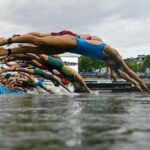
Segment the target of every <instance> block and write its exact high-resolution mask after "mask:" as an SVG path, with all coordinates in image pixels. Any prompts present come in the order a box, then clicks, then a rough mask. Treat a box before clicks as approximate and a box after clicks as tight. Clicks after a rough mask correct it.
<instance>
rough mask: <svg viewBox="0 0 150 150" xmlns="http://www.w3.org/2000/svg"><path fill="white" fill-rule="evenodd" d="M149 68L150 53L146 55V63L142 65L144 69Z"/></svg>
mask: <svg viewBox="0 0 150 150" xmlns="http://www.w3.org/2000/svg"><path fill="white" fill-rule="evenodd" d="M147 68H149V69H150V55H148V56H146V57H145V59H144V63H143V65H142V70H143V71H146V69H147Z"/></svg>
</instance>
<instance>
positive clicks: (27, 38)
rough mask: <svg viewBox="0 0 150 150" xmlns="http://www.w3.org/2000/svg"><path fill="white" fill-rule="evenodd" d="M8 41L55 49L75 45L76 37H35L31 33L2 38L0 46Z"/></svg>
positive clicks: (8, 42)
mask: <svg viewBox="0 0 150 150" xmlns="http://www.w3.org/2000/svg"><path fill="white" fill-rule="evenodd" d="M10 43H31V44H35V45H37V46H49V47H51V48H52V47H55V48H57V49H66V48H72V47H74V46H76V39H75V37H73V36H70V35H65V36H49V37H42V38H41V37H37V36H33V35H21V36H17V37H13V38H10V39H4V40H1V41H0V46H3V45H6V44H10Z"/></svg>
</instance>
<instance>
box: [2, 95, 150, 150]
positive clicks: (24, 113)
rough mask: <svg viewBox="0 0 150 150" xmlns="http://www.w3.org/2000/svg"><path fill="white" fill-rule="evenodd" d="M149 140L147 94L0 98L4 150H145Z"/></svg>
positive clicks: (148, 146)
mask: <svg viewBox="0 0 150 150" xmlns="http://www.w3.org/2000/svg"><path fill="white" fill-rule="evenodd" d="M149 141H150V98H149V95H144V94H140V93H101V94H99V95H98V94H97V95H94V94H80V95H52V96H51V95H11V96H10V95H7V96H0V149H1V150H10V149H11V150H35V149H36V150H42V149H43V150H46V149H47V150H55V149H56V150H57V149H58V150H60V149H61V150H84V149H85V150H91V149H92V150H100V149H102V150H109V149H111V150H127V149H129V150H131V149H132V150H137V149H140V150H147V149H150V142H149Z"/></svg>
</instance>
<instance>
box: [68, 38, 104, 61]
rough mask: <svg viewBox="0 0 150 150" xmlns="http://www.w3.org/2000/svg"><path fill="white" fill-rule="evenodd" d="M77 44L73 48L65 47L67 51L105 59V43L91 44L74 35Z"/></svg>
mask: <svg viewBox="0 0 150 150" xmlns="http://www.w3.org/2000/svg"><path fill="white" fill-rule="evenodd" d="M76 41H77V44H76V46H75V47H74V48H71V49H67V52H70V53H75V54H80V55H83V56H89V57H92V58H95V59H102V60H104V59H105V55H104V54H103V51H104V47H105V44H104V43H101V44H99V45H93V44H90V43H88V42H87V41H85V40H83V39H79V38H78V37H76Z"/></svg>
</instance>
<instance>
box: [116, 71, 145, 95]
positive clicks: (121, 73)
mask: <svg viewBox="0 0 150 150" xmlns="http://www.w3.org/2000/svg"><path fill="white" fill-rule="evenodd" d="M115 72H116V73H117V74H118V76H120V77H121V78H123V79H125V80H126V81H128V82H130V83H132V84H134V85H135V86H136V87H137V88H138V89H139V90H140V91H141V92H144V91H143V89H142V88H141V87H140V86H139V85H138V83H137V82H135V81H134V80H132V79H131V78H130V77H129V76H128V75H127V74H125V73H124V72H122V71H121V70H115Z"/></svg>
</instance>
